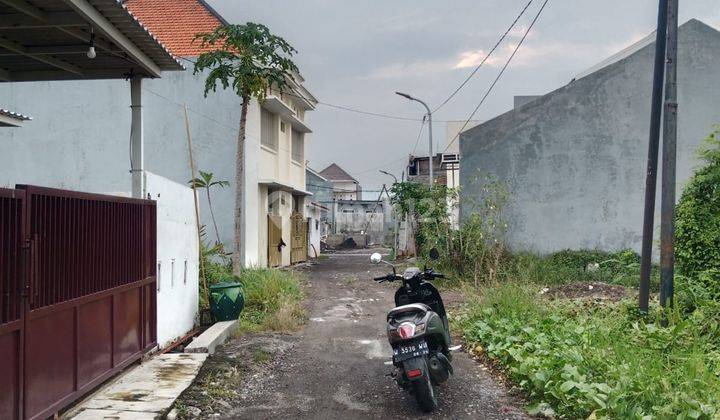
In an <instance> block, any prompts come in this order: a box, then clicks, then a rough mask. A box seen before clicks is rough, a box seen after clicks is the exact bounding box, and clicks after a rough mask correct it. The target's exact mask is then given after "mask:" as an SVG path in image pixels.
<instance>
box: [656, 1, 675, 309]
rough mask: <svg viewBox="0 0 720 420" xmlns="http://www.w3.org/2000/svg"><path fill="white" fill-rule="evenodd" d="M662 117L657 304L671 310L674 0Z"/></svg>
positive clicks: (672, 3) (673, 223) (673, 275)
mask: <svg viewBox="0 0 720 420" xmlns="http://www.w3.org/2000/svg"><path fill="white" fill-rule="evenodd" d="M667 14H668V17H667V20H668V28H667V46H666V53H665V56H666V60H665V66H666V69H665V109H664V111H663V112H664V114H663V117H664V119H663V146H662V187H661V188H662V200H661V204H660V304H661V305H662V306H663V307H665V305H669V306H670V307H672V305H673V300H674V294H675V167H676V160H677V109H678V104H677V42H678V41H677V37H678V0H668V8H667Z"/></svg>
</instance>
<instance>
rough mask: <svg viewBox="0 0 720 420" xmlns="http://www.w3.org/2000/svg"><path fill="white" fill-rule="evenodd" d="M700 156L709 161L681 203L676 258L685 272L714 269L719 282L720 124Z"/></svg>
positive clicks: (692, 181) (707, 140) (697, 274)
mask: <svg viewBox="0 0 720 420" xmlns="http://www.w3.org/2000/svg"><path fill="white" fill-rule="evenodd" d="M700 157H701V158H702V159H703V160H704V161H705V162H706V163H707V165H706V166H705V167H703V168H701V169H699V170H698V171H697V172H695V174H694V175H693V177H692V178H691V179H690V181H689V182H688V184H687V186H686V187H685V190H684V191H683V194H682V197H681V198H680V202H679V203H678V206H677V221H676V229H677V230H676V235H677V239H676V242H677V248H676V259H677V262H678V268H679V269H680V272H681V273H682V274H683V275H686V276H692V277H697V276H699V275H700V274H702V273H705V272H709V273H710V272H711V273H715V275H714V277H715V282H719V281H720V274H718V273H720V126H719V127H718V128H717V130H716V131H715V132H714V133H712V134H710V136H708V138H707V139H706V147H705V148H704V149H703V150H702V151H701V152H700ZM719 284H720V283H719ZM716 287H719V288H720V286H716Z"/></svg>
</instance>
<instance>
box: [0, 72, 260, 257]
mask: <svg viewBox="0 0 720 420" xmlns="http://www.w3.org/2000/svg"><path fill="white" fill-rule="evenodd" d="M143 87H144V92H143V101H144V132H145V139H146V150H145V153H146V159H145V162H146V169H147V170H149V171H152V172H154V173H156V174H158V175H161V176H163V177H166V178H169V179H171V180H173V181H175V182H178V183H181V184H185V185H187V182H188V180H189V179H190V178H191V176H190V168H189V163H188V162H189V161H188V148H187V140H186V135H185V125H184V117H183V111H182V108H181V105H180V104H183V103H187V105H188V106H189V107H190V108H191V112H190V126H191V132H192V136H193V141H194V154H195V156H194V157H195V161H196V167H197V168H198V169H202V170H203V171H209V172H213V173H214V174H215V177H216V179H223V180H227V181H230V182H231V184H232V185H231V186H230V187H228V188H225V189H217V190H214V191H213V199H214V200H213V201H214V203H213V206H214V210H215V215H216V216H217V222H218V225H219V229H220V234H221V240H222V241H223V242H225V244H226V245H228V247H231V246H232V238H233V225H234V222H233V208H234V191H235V187H234V181H235V176H234V173H235V169H234V168H235V150H236V138H237V126H238V121H239V116H240V101H239V99H238V98H237V97H236V96H235V95H234V94H232V93H231V92H229V91H218V92H217V93H216V94H212V95H211V97H209V98H207V99H206V98H204V96H203V90H202V89H203V79H202V76H193V74H192V70H188V71H184V72H166V73H163V77H162V78H161V79H155V80H144V81H143ZM151 91H152V92H155V93H157V94H159V95H161V96H163V97H165V98H167V99H164V98H162V97H160V96H157V95H155V94H153V93H151ZM0 98H2V99H1V100H0V102H2V103H3V105H4V106H7V107H9V108H11V109H16V110H23V112H24V113H27V114H30V115H32V116H33V118H34V119H33V121H30V122H29V123H30V124H26V125H25V126H24V127H23V128H18V129H3V130H0V146H1V147H2V149H3V151H4V152H3V153H0V186H13V185H15V184H21V183H22V184H36V185H42V186H49V187H57V188H67V189H74V190H83V191H90V192H109V193H113V192H125V191H129V190H130V176H129V169H130V163H129V141H130V83H129V82H125V81H79V82H42V83H9V84H0ZM201 114H202V115H201ZM256 137H257V136H256ZM249 141H253V140H252V139H251V140H249ZM200 202H201V213H202V222H203V224H205V225H206V226H207V233H208V239H212V238H214V232H213V231H212V223H211V221H210V213H209V211H208V209H207V201H206V200H205V198H204V197H203V196H202V195H201V196H200Z"/></svg>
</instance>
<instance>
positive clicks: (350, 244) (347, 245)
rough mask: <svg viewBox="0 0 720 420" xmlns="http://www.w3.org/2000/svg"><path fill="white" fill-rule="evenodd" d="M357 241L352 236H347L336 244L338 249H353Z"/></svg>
mask: <svg viewBox="0 0 720 420" xmlns="http://www.w3.org/2000/svg"><path fill="white" fill-rule="evenodd" d="M357 247H358V245H357V242H355V240H354V239H353V238H347V239H345V240H344V241H343V242H342V243H341V244H340V245H338V247H337V248H338V249H355V248H357Z"/></svg>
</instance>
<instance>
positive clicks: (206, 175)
mask: <svg viewBox="0 0 720 420" xmlns="http://www.w3.org/2000/svg"><path fill="white" fill-rule="evenodd" d="M189 184H190V186H191V187H192V188H193V189H205V195H206V196H207V201H208V207H209V208H210V217H211V218H212V222H213V226H214V227H215V236H216V237H217V244H221V243H222V241H221V240H220V231H219V230H218V227H217V221H215V212H214V211H213V206H212V199H211V198H210V189H211V188H212V187H220V188H225V187H227V186H229V185H230V183H229V182H228V181H222V180H221V181H215V180H214V179H213V173H212V172H203V171H200V178H194V179H191V180H190V182H189Z"/></svg>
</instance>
